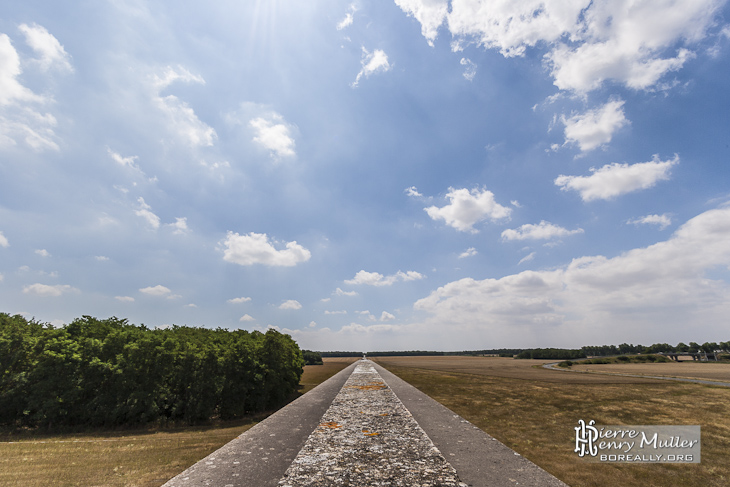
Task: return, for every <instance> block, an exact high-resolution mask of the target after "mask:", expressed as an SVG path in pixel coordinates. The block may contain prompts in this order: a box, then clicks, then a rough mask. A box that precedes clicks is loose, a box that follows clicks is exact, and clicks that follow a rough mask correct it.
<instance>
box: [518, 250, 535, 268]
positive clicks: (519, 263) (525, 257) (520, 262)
mask: <svg viewBox="0 0 730 487" xmlns="http://www.w3.org/2000/svg"><path fill="white" fill-rule="evenodd" d="M535 255H537V252H530V253H529V254H527V255H526V256H524V257H523V258H521V259H520V261H519V262H518V263H517V265H522V264H524V263H525V262H530V261H531V260H533V259H534V258H535Z"/></svg>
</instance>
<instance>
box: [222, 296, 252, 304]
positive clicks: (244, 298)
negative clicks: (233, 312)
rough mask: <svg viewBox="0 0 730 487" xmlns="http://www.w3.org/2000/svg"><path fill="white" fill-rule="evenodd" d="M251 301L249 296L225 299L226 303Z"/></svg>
mask: <svg viewBox="0 0 730 487" xmlns="http://www.w3.org/2000/svg"><path fill="white" fill-rule="evenodd" d="M249 301H251V298H247V297H240V298H233V299H229V300H228V301H226V302H227V303H233V304H241V303H248V302H249Z"/></svg>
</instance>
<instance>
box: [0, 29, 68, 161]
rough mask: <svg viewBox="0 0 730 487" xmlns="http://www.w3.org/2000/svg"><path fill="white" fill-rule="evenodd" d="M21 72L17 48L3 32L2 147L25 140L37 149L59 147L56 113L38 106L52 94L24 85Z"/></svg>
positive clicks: (0, 60) (0, 70)
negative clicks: (44, 110) (37, 92)
mask: <svg viewBox="0 0 730 487" xmlns="http://www.w3.org/2000/svg"><path fill="white" fill-rule="evenodd" d="M29 29H30V28H29ZM44 30H45V29H44ZM34 32H35V31H34ZM49 35H50V34H49ZM51 37H53V36H51ZM21 73H22V69H21V60H20V56H19V55H18V52H17V51H16V50H15V48H14V47H13V44H12V42H11V41H10V38H9V37H8V36H7V35H6V34H0V148H10V147H14V146H17V145H18V143H19V142H24V143H25V144H26V145H27V146H28V147H30V148H31V149H32V150H34V151H36V152H43V151H47V150H54V151H58V150H60V147H59V145H58V143H57V140H58V138H57V137H56V134H55V132H54V130H55V127H56V125H57V124H58V122H57V120H56V117H54V116H53V115H52V114H51V113H44V112H42V111H41V110H40V108H39V107H41V106H43V105H46V104H48V103H50V102H52V98H51V97H50V96H48V97H47V96H40V95H37V94H35V93H34V92H33V91H31V90H30V89H29V88H27V87H25V86H23V84H21V83H20V81H19V80H18V78H19V77H20V75H21Z"/></svg>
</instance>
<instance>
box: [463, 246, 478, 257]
mask: <svg viewBox="0 0 730 487" xmlns="http://www.w3.org/2000/svg"><path fill="white" fill-rule="evenodd" d="M478 253H479V252H477V249H475V248H474V247H469V248H468V249H466V250H465V251H464V252H462V253H460V254H459V258H460V259H465V258H466V257H472V256H474V255H477V254H478Z"/></svg>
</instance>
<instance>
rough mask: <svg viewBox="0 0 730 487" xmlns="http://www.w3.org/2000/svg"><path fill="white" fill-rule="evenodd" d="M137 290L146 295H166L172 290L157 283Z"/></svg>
mask: <svg viewBox="0 0 730 487" xmlns="http://www.w3.org/2000/svg"><path fill="white" fill-rule="evenodd" d="M139 292H141V293H142V294H147V295H148V296H166V295H168V294H170V293H171V292H172V291H170V289H169V288H167V287H165V286H162V285H161V284H158V285H156V286H149V287H143V288H141V289H140V290H139Z"/></svg>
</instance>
